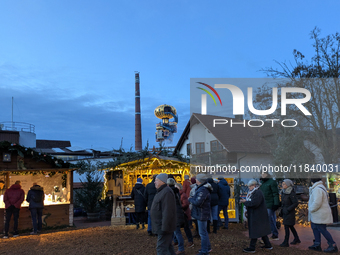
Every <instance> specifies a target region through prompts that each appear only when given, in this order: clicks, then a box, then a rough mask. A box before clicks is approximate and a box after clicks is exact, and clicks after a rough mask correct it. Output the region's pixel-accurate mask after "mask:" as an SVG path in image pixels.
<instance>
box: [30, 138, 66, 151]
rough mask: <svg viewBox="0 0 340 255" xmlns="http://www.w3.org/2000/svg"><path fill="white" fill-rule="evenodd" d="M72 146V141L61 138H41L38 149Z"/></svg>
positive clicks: (38, 141) (38, 140)
mask: <svg viewBox="0 0 340 255" xmlns="http://www.w3.org/2000/svg"><path fill="white" fill-rule="evenodd" d="M66 147H71V142H70V141H61V140H40V139H37V145H36V148H37V149H52V148H66Z"/></svg>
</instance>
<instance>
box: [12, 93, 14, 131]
mask: <svg viewBox="0 0 340 255" xmlns="http://www.w3.org/2000/svg"><path fill="white" fill-rule="evenodd" d="M13 100H14V98H13V97H12V130H13V129H14V122H13Z"/></svg>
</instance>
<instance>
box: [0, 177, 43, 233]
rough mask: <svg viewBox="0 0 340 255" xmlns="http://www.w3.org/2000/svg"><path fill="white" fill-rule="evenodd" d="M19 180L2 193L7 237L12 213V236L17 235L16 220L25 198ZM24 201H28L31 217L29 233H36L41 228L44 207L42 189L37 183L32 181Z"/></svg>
mask: <svg viewBox="0 0 340 255" xmlns="http://www.w3.org/2000/svg"><path fill="white" fill-rule="evenodd" d="M20 184H21V182H20V181H16V182H15V183H14V184H13V185H12V186H11V187H10V188H9V189H7V190H6V192H5V194H4V203H5V235H4V236H3V238H5V239H7V238H8V237H9V235H8V233H9V223H10V221H11V218H12V215H13V220H14V228H13V237H18V236H19V232H18V220H19V213H20V208H21V204H22V202H23V201H24V199H25V191H24V190H23V189H22V188H21V185H20ZM26 201H27V202H28V203H29V210H30V212H31V217H32V225H33V231H32V232H31V233H30V234H31V235H36V234H37V233H39V232H40V231H41V229H42V212H43V208H44V190H43V188H42V187H40V186H39V185H38V184H37V183H33V185H32V187H31V188H30V190H29V191H28V193H27V196H26Z"/></svg>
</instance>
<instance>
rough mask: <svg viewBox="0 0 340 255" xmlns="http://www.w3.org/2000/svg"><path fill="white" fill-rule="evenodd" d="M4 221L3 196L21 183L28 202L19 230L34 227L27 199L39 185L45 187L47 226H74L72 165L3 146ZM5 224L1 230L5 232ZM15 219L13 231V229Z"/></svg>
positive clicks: (0, 211) (0, 165)
mask: <svg viewBox="0 0 340 255" xmlns="http://www.w3.org/2000/svg"><path fill="white" fill-rule="evenodd" d="M0 157H1V160H0V218H1V219H4V214H5V204H4V202H3V197H4V194H5V191H6V189H8V188H9V187H10V186H11V185H13V184H14V183H15V182H16V181H21V186H22V189H23V190H24V192H25V201H24V202H23V203H22V205H21V209H20V216H19V231H20V230H26V229H30V228H32V221H31V214H30V211H29V209H28V206H29V204H28V203H27V202H26V196H27V193H28V191H29V189H30V188H31V187H32V184H33V183H34V182H35V183H37V184H38V185H40V186H41V187H43V188H44V193H45V200H44V205H45V206H44V210H43V227H44V226H45V227H56V226H66V225H67V226H73V197H72V194H73V192H72V189H73V170H72V169H70V168H69V167H70V164H69V163H65V162H64V161H62V160H60V159H57V158H54V157H51V156H49V155H44V154H41V153H38V152H36V151H34V150H33V149H31V148H25V147H22V146H20V145H16V144H10V143H8V142H1V143H0ZM4 224H5V223H4V221H0V229H2V230H4ZM13 224H14V223H13V217H12V219H11V223H10V231H11V229H12V228H13Z"/></svg>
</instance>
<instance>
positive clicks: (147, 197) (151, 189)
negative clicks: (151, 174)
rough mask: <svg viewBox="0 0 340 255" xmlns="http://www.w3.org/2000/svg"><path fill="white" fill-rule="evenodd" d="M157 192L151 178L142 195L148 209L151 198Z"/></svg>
mask: <svg viewBox="0 0 340 255" xmlns="http://www.w3.org/2000/svg"><path fill="white" fill-rule="evenodd" d="M156 193H157V189H156V187H155V180H152V182H150V183H149V184H147V185H146V187H145V192H144V197H145V200H146V204H147V205H148V210H150V209H151V205H152V201H153V198H154V197H155V195H156Z"/></svg>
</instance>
